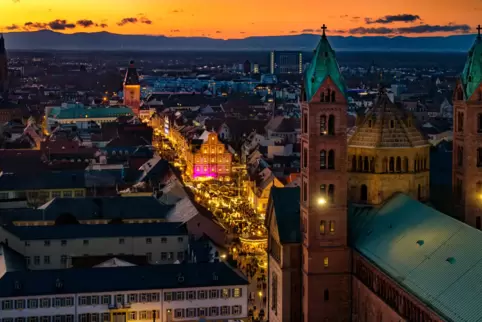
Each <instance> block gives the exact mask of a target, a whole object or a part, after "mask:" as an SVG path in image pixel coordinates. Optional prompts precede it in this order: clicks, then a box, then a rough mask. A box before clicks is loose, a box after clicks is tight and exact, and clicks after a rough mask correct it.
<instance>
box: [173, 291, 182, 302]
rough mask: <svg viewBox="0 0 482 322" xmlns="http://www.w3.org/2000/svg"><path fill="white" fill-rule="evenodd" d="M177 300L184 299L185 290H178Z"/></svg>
mask: <svg viewBox="0 0 482 322" xmlns="http://www.w3.org/2000/svg"><path fill="white" fill-rule="evenodd" d="M175 294H176V301H184V292H176V293H175Z"/></svg>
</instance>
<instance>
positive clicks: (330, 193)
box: [328, 184, 335, 204]
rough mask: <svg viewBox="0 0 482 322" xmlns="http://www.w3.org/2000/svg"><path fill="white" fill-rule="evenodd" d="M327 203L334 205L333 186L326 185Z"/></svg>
mask: <svg viewBox="0 0 482 322" xmlns="http://www.w3.org/2000/svg"><path fill="white" fill-rule="evenodd" d="M328 201H329V202H330V203H331V204H334V203H335V185H334V184H330V185H328Z"/></svg>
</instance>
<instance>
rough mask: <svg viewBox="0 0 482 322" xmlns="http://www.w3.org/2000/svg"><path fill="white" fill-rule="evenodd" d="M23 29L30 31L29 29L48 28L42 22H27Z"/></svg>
mask: <svg viewBox="0 0 482 322" xmlns="http://www.w3.org/2000/svg"><path fill="white" fill-rule="evenodd" d="M23 27H24V29H26V30H31V29H46V28H48V24H46V23H44V22H31V21H28V22H26V23H24V24H23Z"/></svg>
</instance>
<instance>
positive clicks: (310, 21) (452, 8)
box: [0, 0, 482, 39]
mask: <svg viewBox="0 0 482 322" xmlns="http://www.w3.org/2000/svg"><path fill="white" fill-rule="evenodd" d="M0 12H2V21H1V25H0V31H3V32H15V31H24V29H25V23H27V22H31V23H32V24H37V27H36V28H33V27H31V28H30V29H29V30H38V29H39V28H41V26H42V24H43V25H44V26H45V24H48V23H49V22H51V21H55V20H57V19H60V20H65V21H66V23H71V24H76V22H77V21H79V20H91V21H92V22H93V25H92V26H89V27H87V28H84V27H82V26H79V25H77V26H75V28H68V29H64V30H56V31H59V32H64V33H74V32H99V31H108V32H112V33H119V34H147V35H165V36H170V37H175V36H187V37H189V36H206V37H211V38H222V39H227V38H245V37H249V36H271V35H292V34H300V33H303V31H304V30H305V33H316V30H319V28H320V26H321V25H322V24H323V23H325V24H326V25H327V26H328V27H329V29H328V31H327V33H328V34H330V35H349V34H348V33H347V32H346V31H347V30H349V29H355V28H359V27H363V28H403V27H414V26H419V25H422V24H427V25H431V26H436V25H439V26H447V25H449V24H455V25H462V24H468V25H469V26H470V27H471V31H470V32H471V33H475V32H476V30H475V28H476V26H477V25H478V24H481V23H482V19H480V18H479V17H480V16H481V13H482V2H481V1H480V0H465V1H460V2H457V3H454V2H453V1H449V0H425V1H419V0H405V1H398V2H392V1H388V2H387V1H385V0H370V1H368V2H367V1H357V2H355V1H353V0H338V1H335V2H332V3H329V4H327V3H326V2H322V1H319V0H304V1H302V3H299V4H298V3H293V2H292V1H290V2H288V1H287V0H265V1H262V2H259V1H255V0H245V1H243V2H239V1H225V0H223V1H221V0H212V1H210V2H209V3H207V2H205V1H201V0H184V1H179V0H164V1H159V0H135V1H134V0H115V1H114V0H102V1H98V0H70V1H64V0H42V1H39V0H19V1H13V0H2V1H0ZM399 14H411V15H417V16H419V17H420V19H417V20H416V21H413V22H411V23H405V22H396V23H389V24H382V23H373V24H367V23H366V22H365V18H371V19H373V20H376V19H378V18H381V17H384V16H386V15H399ZM124 18H136V19H137V23H132V22H127V23H125V24H124V25H123V26H119V25H118V23H119V22H120V21H122V19H124ZM142 21H144V22H142ZM148 21H150V22H151V23H150V24H148V23H146V22H148ZM32 24H31V25H32ZM96 25H97V26H96ZM101 25H107V26H104V27H101ZM38 26H40V27H38ZM46 28H47V29H49V27H46ZM50 29H51V28H50ZM309 30H315V32H311V31H309ZM343 31H345V32H343ZM454 33H459V32H457V31H455V32H454V31H449V32H435V33H419V34H416V33H403V34H402V35H405V36H440V35H450V34H454ZM370 35H377V34H375V33H373V34H370ZM355 36H361V34H357V35H355Z"/></svg>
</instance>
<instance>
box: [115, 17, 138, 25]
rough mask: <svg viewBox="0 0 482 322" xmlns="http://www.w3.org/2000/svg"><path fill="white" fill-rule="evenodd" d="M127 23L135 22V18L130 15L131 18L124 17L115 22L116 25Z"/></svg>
mask: <svg viewBox="0 0 482 322" xmlns="http://www.w3.org/2000/svg"><path fill="white" fill-rule="evenodd" d="M129 23H137V18H133V17H131V18H124V19H122V20H121V21H119V22H118V23H117V25H118V26H125V25H127V24H129Z"/></svg>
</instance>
